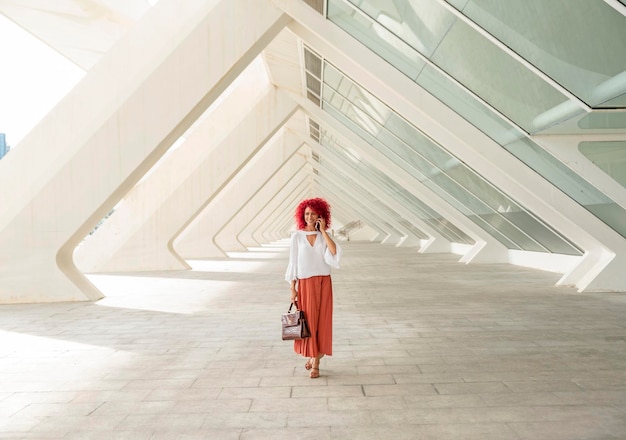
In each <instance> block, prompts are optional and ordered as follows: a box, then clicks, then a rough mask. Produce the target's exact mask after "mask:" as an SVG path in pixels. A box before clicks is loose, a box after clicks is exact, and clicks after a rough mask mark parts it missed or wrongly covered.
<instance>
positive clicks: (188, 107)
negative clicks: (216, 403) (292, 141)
mask: <svg viewBox="0 0 626 440" xmlns="http://www.w3.org/2000/svg"><path fill="white" fill-rule="evenodd" d="M225 17H229V18H230V19H225ZM288 21H289V18H288V17H287V16H285V15H283V14H282V13H281V11H280V10H277V9H276V8H275V7H274V6H273V5H272V3H271V2H269V1H265V0H255V1H249V0H248V1H246V0H221V1H215V0H213V1H209V0H189V1H185V2H178V1H175V0H162V1H161V2H159V3H158V4H157V5H156V6H155V7H154V8H153V9H151V11H150V12H148V13H147V14H146V15H145V17H144V18H142V19H141V20H140V21H139V22H138V23H137V24H136V25H135V26H134V27H133V28H132V29H131V30H130V31H129V32H128V33H127V34H126V35H125V36H124V37H122V39H121V40H120V41H119V42H118V43H117V44H116V45H115V46H114V48H113V49H112V50H111V51H110V52H109V53H107V54H106V55H104V56H103V58H102V59H101V61H100V62H99V63H98V64H97V65H96V66H94V67H93V68H92V69H91V70H90V71H89V72H88V73H87V75H86V76H85V78H84V79H83V81H81V82H80V83H79V84H78V86H77V87H76V88H75V89H74V90H73V91H72V92H71V93H70V94H69V95H68V96H67V97H66V98H65V99H64V100H63V101H61V103H60V104H59V105H57V107H55V109H54V110H53V111H52V112H51V113H50V114H49V115H48V116H47V117H46V118H44V120H42V122H41V123H40V124H39V125H38V126H37V127H36V128H35V129H34V130H33V131H32V132H31V133H30V134H29V135H28V136H27V137H26V138H24V140H23V141H22V142H21V143H20V145H19V148H16V149H15V151H12V152H11V154H10V155H8V156H7V157H6V158H5V159H3V160H2V161H1V163H0V187H2V188H13V190H11V191H3V192H2V193H1V195H0V206H2V210H1V213H0V303H18V302H44V301H75V300H94V299H98V298H100V297H101V296H102V294H101V293H100V292H99V291H98V290H97V289H96V288H95V287H94V286H93V285H92V284H91V283H90V282H89V281H88V280H87V279H86V277H84V276H83V275H82V274H81V273H80V272H79V271H78V269H77V268H76V266H75V265H74V263H73V260H72V254H73V251H74V248H75V247H76V246H77V245H78V243H79V242H80V241H81V240H82V239H83V238H84V237H85V236H86V235H87V234H88V233H89V231H91V230H92V229H93V228H94V226H95V225H96V224H97V223H98V222H99V221H100V220H101V219H102V218H104V216H105V215H106V214H107V213H109V212H110V211H111V209H112V208H113V207H114V206H115V204H116V203H117V202H118V201H119V200H120V199H121V198H122V197H123V196H124V194H126V193H127V192H128V191H129V190H130V189H131V188H132V186H133V185H134V184H135V183H136V182H138V181H139V179H140V178H141V177H142V176H143V175H144V174H145V173H146V172H147V171H148V170H149V169H150V168H151V167H152V166H153V165H154V164H155V163H156V162H157V160H158V159H159V158H160V157H161V156H162V155H163V154H164V153H165V151H166V150H167V149H168V148H169V147H170V146H171V145H172V144H173V143H174V142H175V141H176V139H178V138H179V137H180V136H181V135H182V134H183V133H184V131H185V130H186V129H187V128H188V127H189V126H190V125H191V124H192V123H193V122H194V121H195V120H196V119H197V118H198V117H199V116H200V115H201V114H202V113H203V112H204V111H205V110H206V108H207V107H208V106H209V105H210V104H211V103H212V102H213V101H214V100H215V99H216V98H217V97H218V96H219V94H220V93H221V92H222V91H223V90H224V89H225V88H226V87H227V86H228V84H230V83H231V82H232V80H233V79H234V78H235V77H236V76H237V75H238V74H239V73H240V72H241V71H242V70H243V69H244V68H245V67H246V66H247V65H248V64H249V63H250V62H251V61H252V60H253V59H254V58H255V57H256V55H258V54H259V52H260V51H261V50H262V49H263V48H264V47H265V46H266V45H267V43H268V42H269V41H270V40H271V39H272V38H274V37H275V36H276V35H277V33H278V32H279V31H280V30H281V29H283V28H284V26H285V24H286V23H287V22H288Z"/></svg>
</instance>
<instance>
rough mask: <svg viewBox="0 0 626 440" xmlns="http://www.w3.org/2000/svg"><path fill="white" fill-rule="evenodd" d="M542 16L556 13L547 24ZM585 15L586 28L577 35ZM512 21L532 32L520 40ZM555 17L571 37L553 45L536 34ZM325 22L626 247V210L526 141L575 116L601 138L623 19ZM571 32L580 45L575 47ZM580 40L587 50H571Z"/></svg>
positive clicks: (339, 15) (363, 8) (463, 5)
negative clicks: (593, 111) (594, 113)
mask: <svg viewBox="0 0 626 440" xmlns="http://www.w3.org/2000/svg"><path fill="white" fill-rule="evenodd" d="M573 3H575V4H576V5H577V6H578V7H579V8H574V7H573V6H574V4H573ZM548 4H549V6H548ZM559 6H560V7H559ZM546 9H550V11H551V12H550V13H547V12H546V14H547V15H545V16H543V15H541V13H543V12H545V11H544V10H546ZM581 11H585V12H586V13H585V14H584V15H583V16H584V17H585V25H584V26H583V25H582V24H581V25H580V26H578V27H572V26H571V23H578V21H579V20H580V13H581ZM514 12H515V13H517V14H519V16H520V18H523V20H522V21H523V23H525V24H527V25H528V26H530V28H529V29H527V30H524V32H517V27H518V26H520V25H519V23H518V22H516V15H515V14H513V13H514ZM554 14H557V15H558V14H563V16H562V17H560V18H558V20H556V21H557V23H556V24H555V27H554V29H555V30H554V32H558V31H559V30H562V29H563V28H567V26H568V20H570V21H569V23H570V25H569V26H570V27H569V28H567V29H568V31H567V32H565V33H562V34H560V35H558V36H557V35H553V37H554V38H552V39H551V38H549V36H550V33H549V31H547V30H543V31H542V32H539V31H537V34H534V33H533V29H536V28H537V27H546V26H547V27H548V28H550V26H551V25H552V22H551V20H552V18H554V17H553V15H554ZM327 16H328V19H329V20H330V21H332V22H334V23H335V24H337V25H338V26H339V27H341V28H342V29H344V30H345V31H346V32H348V33H349V34H350V35H352V36H353V37H354V38H356V39H358V40H359V41H361V42H362V43H363V44H364V45H366V46H367V47H369V48H370V49H371V50H372V51H373V52H375V53H376V54H377V55H378V56H380V57H381V58H383V59H385V60H386V61H387V62H389V63H390V64H392V65H393V66H395V67H396V68H397V69H398V70H399V71H401V72H402V73H404V74H405V75H406V76H408V77H409V78H411V79H412V80H413V81H415V82H416V83H417V84H419V85H420V86H421V87H422V88H424V89H425V90H427V91H428V92H429V93H431V94H432V95H433V96H435V97H436V98H438V99H439V100H440V101H442V102H443V103H444V104H446V105H447V106H448V107H449V108H451V109H452V110H454V111H456V112H457V113H458V114H459V115H461V116H462V117H463V118H465V119H466V120H467V121H468V122H470V123H471V124H473V125H474V126H476V127H477V128H478V129H479V130H481V131H482V132H483V133H485V134H486V135H487V136H489V137H490V138H492V139H493V140H494V141H495V142H497V143H498V144H500V145H501V146H502V147H503V148H505V149H506V150H507V151H509V152H510V153H511V154H513V155H514V156H515V157H517V158H518V159H520V160H521V161H522V162H524V163H525V164H526V165H527V166H529V167H530V168H531V169H533V170H534V171H535V172H537V173H538V174H539V175H541V176H542V177H543V178H545V179H546V180H548V181H549V182H551V183H552V184H553V185H555V186H556V187H557V188H559V189H560V190H561V191H562V192H564V193H565V194H567V195H568V196H569V197H571V198H572V199H573V200H575V201H576V202H578V203H579V204H580V205H582V206H583V207H585V208H586V209H587V210H588V211H589V212H591V213H592V214H594V215H595V216H596V217H597V218H599V219H600V220H602V221H603V222H604V223H606V224H607V225H608V226H609V227H611V228H612V229H614V230H615V231H616V232H618V233H619V234H621V235H622V236H624V237H626V227H625V225H624V224H623V221H621V219H623V218H624V217H626V210H624V209H623V208H622V207H621V206H619V205H618V204H617V203H615V201H613V200H611V199H610V198H609V197H607V196H606V195H604V194H603V193H601V192H600V191H598V190H597V189H596V188H595V187H594V186H592V185H591V184H589V183H588V182H587V181H585V180H584V179H582V178H581V177H580V176H579V175H578V174H576V173H575V172H574V171H572V170H571V169H569V168H568V167H567V166H565V165H564V164H563V163H561V162H560V161H559V160H557V159H556V158H554V157H553V156H551V155H550V154H548V153H547V152H546V151H545V150H544V149H543V148H541V146H540V145H538V144H537V143H536V142H534V141H533V140H532V138H531V137H529V136H528V133H535V132H539V131H541V130H543V129H546V128H550V127H553V126H554V125H556V124H559V123H560V122H562V121H565V120H568V119H571V118H573V117H577V116H578V115H581V116H582V118H581V119H580V121H581V123H582V121H587V122H586V124H588V125H589V126H590V127H591V128H597V127H596V125H595V124H594V122H592V121H593V118H591V117H590V116H591V115H590V114H588V113H586V112H585V108H587V109H588V106H589V105H594V106H599V107H606V106H612V107H614V106H618V107H621V106H623V105H624V103H625V101H624V92H626V73H624V72H625V70H624V69H626V47H625V45H626V17H624V16H623V15H621V14H619V13H618V12H617V11H615V10H614V9H613V8H611V7H609V6H608V5H606V4H605V3H604V2H602V1H598V2H595V1H593V2H588V1H586V0H575V1H574V2H570V1H569V0H568V1H565V0H554V1H550V2H543V1H540V0H533V1H530V2H529V1H526V0H523V1H522V0H511V1H507V2H499V1H496V0H484V1H478V0H476V1H468V0H463V1H460V0H459V1H450V2H445V1H443V0H413V1H408V0H407V1H393V2H390V1H384V0H359V1H356V0H355V1H351V0H350V1H349V0H329V2H328V7H327ZM576 17H578V18H576ZM575 18H576V19H575ZM533 19H535V21H536V23H533V24H532V25H531V24H529V22H531V21H532V20H533ZM546 20H548V21H546ZM571 20H574V21H571ZM604 27H608V28H610V29H608V30H606V29H603V28H604ZM572 32H576V33H580V34H582V35H584V37H580V36H577V37H576V38H574V39H573V41H574V43H572V42H571V41H570V39H569V38H568V35H570V34H571V33H572ZM504 34H511V35H508V36H507V37H506V38H507V40H506V43H507V44H510V47H509V46H507V44H504V43H503V42H501V41H500V40H499V39H498V38H505V37H503V36H502V35H504ZM535 35H537V36H536V37H535ZM497 37H498V38H497ZM580 38H586V39H587V40H586V41H587V43H586V44H584V45H580V44H578V45H577V44H575V42H578V41H579V40H580ZM509 40H510V41H509ZM590 42H593V43H590ZM600 47H601V48H600ZM557 52H558V55H559V56H560V57H561V58H560V59H557V58H558V57H557V54H556V53H557ZM561 53H563V55H562V56H561ZM599 58H600V59H599ZM590 65H593V66H596V65H597V66H598V67H594V69H595V71H594V73H593V74H592V73H588V74H586V75H583V76H581V77H580V78H577V79H575V80H573V79H571V78H569V76H574V75H571V72H572V71H575V69H574V67H576V66H579V67H578V68H579V69H585V68H587V67H588V66H590ZM542 69H545V72H544V71H543V70H542ZM568 72H569V73H568ZM568 75H569V76H568ZM599 97H601V98H602V99H600V98H599ZM601 114H602V115H605V113H601ZM616 115H617V117H606V116H603V117H600V118H597V121H596V122H597V123H602V124H604V126H605V127H606V126H607V125H608V127H609V128H611V127H613V126H611V125H610V124H617V125H620V124H623V123H624V122H626V118H624V117H623V113H621V112H620V113H616ZM620 116H621V117H620ZM584 125H585V124H582V125H581V124H578V127H579V128H581V127H582V126H584ZM615 128H617V127H615Z"/></svg>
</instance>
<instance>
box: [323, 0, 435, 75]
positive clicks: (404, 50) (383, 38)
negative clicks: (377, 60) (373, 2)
mask: <svg viewBox="0 0 626 440" xmlns="http://www.w3.org/2000/svg"><path fill="white" fill-rule="evenodd" d="M327 15H328V17H332V21H333V22H335V23H336V24H337V25H339V26H340V27H341V28H343V29H345V30H347V31H348V32H349V33H350V35H353V36H354V37H355V38H357V39H358V40H359V41H361V42H363V43H364V44H365V45H366V46H367V47H369V48H370V49H371V50H373V51H374V52H376V53H385V54H387V57H386V59H387V61H389V62H390V63H392V64H393V65H394V66H396V67H397V68H398V69H400V70H401V71H402V72H404V74H405V75H407V76H408V77H410V78H416V77H417V75H418V74H419V72H420V70H421V69H422V67H423V66H424V64H425V61H424V60H423V59H422V58H421V57H420V56H419V55H418V54H417V53H416V52H415V50H413V49H411V48H410V47H409V46H408V45H407V44H405V43H403V42H402V41H399V40H398V38H397V37H396V36H395V35H393V34H392V33H391V32H389V31H388V30H387V29H385V28H384V27H383V26H381V25H380V24H378V23H375V22H372V20H371V19H369V18H367V17H366V16H365V15H363V14H361V13H360V12H358V11H357V10H356V9H355V8H353V7H351V6H350V5H348V4H346V3H344V2H342V1H335V2H330V3H329V4H328V13H327Z"/></svg>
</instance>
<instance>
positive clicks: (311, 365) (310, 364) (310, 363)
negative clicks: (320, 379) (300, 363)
mask: <svg viewBox="0 0 626 440" xmlns="http://www.w3.org/2000/svg"><path fill="white" fill-rule="evenodd" d="M314 359H315V358H311V359H309V360H308V361H306V364H304V368H306V369H307V370H310V369H311V368H313V360H314Z"/></svg>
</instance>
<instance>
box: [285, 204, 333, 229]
mask: <svg viewBox="0 0 626 440" xmlns="http://www.w3.org/2000/svg"><path fill="white" fill-rule="evenodd" d="M307 208H311V209H312V210H313V211H315V212H316V213H317V215H319V216H320V217H322V218H323V219H324V220H325V221H326V229H328V228H329V227H330V205H329V204H328V202H327V201H326V200H324V199H320V198H319V197H316V198H314V199H306V200H303V201H301V202H300V204H299V205H298V207H297V208H296V213H295V214H294V217H295V219H296V226H297V227H298V229H305V228H306V222H305V221H304V210H305V209H307Z"/></svg>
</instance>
